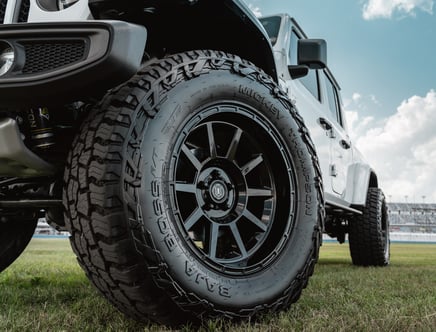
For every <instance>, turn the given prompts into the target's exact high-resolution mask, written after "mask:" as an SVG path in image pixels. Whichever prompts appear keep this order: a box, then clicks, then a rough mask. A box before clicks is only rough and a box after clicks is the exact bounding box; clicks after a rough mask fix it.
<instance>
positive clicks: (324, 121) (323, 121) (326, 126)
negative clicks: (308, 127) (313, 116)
mask: <svg viewBox="0 0 436 332" xmlns="http://www.w3.org/2000/svg"><path fill="white" fill-rule="evenodd" d="M318 121H319V124H320V126H321V127H322V128H323V129H324V130H332V129H333V126H332V124H331V123H330V121H329V120H327V119H326V118H319V119H318Z"/></svg>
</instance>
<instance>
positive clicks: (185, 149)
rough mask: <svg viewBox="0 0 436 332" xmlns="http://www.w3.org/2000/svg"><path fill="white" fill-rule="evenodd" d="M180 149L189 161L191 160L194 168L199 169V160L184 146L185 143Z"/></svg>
mask: <svg viewBox="0 0 436 332" xmlns="http://www.w3.org/2000/svg"><path fill="white" fill-rule="evenodd" d="M182 151H183V152H184V154H185V155H186V157H188V159H189V161H190V162H191V164H192V166H194V167H195V169H196V170H198V171H199V170H201V162H200V160H198V159H197V157H196V156H195V155H194V154H193V153H192V151H191V150H189V148H188V147H187V146H186V144H183V146H182Z"/></svg>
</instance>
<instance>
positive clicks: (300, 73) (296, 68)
mask: <svg viewBox="0 0 436 332" xmlns="http://www.w3.org/2000/svg"><path fill="white" fill-rule="evenodd" d="M288 70H289V74H290V75H291V77H292V79H296V78H301V77H304V76H306V75H307V74H308V73H309V67H308V66H304V65H290V66H288Z"/></svg>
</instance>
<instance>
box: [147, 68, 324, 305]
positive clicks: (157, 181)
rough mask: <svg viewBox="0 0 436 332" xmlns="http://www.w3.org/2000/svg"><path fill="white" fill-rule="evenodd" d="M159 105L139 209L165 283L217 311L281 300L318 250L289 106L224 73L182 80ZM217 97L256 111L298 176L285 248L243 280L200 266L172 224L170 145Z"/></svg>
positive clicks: (314, 209)
mask: <svg viewBox="0 0 436 332" xmlns="http://www.w3.org/2000/svg"><path fill="white" fill-rule="evenodd" d="M162 100H163V101H162V102H161V103H160V104H159V112H158V113H157V115H156V116H155V118H154V119H153V121H152V125H150V126H148V128H147V130H146V131H145V133H144V137H143V141H142V145H141V155H142V163H141V167H140V170H141V172H142V182H141V190H140V194H139V205H140V209H141V215H142V218H143V222H144V226H145V230H146V231H147V232H149V234H151V237H152V239H153V244H154V246H155V249H156V250H157V251H158V252H159V253H160V255H161V257H162V260H163V261H164V262H165V266H166V273H167V277H166V278H168V276H169V278H170V279H171V280H170V281H171V282H172V283H173V285H175V284H176V285H177V286H176V288H177V289H178V290H179V291H180V292H184V293H186V294H193V296H194V297H198V298H199V299H206V300H208V301H210V302H213V303H214V305H216V306H218V307H220V306H222V307H226V308H229V307H235V308H244V307H246V308H249V307H254V306H256V305H262V304H268V303H272V302H273V301H277V299H278V298H280V297H281V296H283V297H284V296H287V291H288V290H289V289H290V288H291V285H292V284H293V282H294V281H295V280H296V279H297V280H300V279H301V278H300V275H301V274H302V273H306V274H307V271H306V269H307V268H308V264H309V263H310V262H311V260H312V258H313V256H314V254H313V251H314V250H318V248H314V243H315V242H316V241H314V229H315V228H316V227H317V223H318V208H319V207H318V205H317V204H318V198H317V192H316V188H315V185H314V179H315V173H314V170H313V160H312V159H311V155H310V153H308V150H307V146H306V144H305V142H304V141H303V139H302V138H301V134H300V129H301V128H299V126H298V125H297V124H296V122H295V120H294V119H293V117H292V116H291V114H290V112H289V109H287V108H286V107H284V105H283V103H282V102H280V100H278V99H277V98H274V97H273V96H272V95H271V91H270V89H269V88H267V87H266V86H265V85H263V84H261V83H259V82H257V81H255V80H253V79H249V78H247V77H242V76H238V75H235V74H232V73H230V72H229V71H223V70H221V71H214V72H211V73H209V74H207V75H201V76H199V77H196V78H193V79H191V80H189V81H184V82H182V83H180V84H178V85H177V86H176V87H174V88H173V89H171V90H170V91H169V92H168V93H167V94H166V96H165V97H164V98H162ZM217 100H227V101H233V102H235V103H242V104H245V105H248V106H250V107H252V108H253V109H255V110H257V112H258V115H259V117H262V118H263V119H265V120H266V121H267V122H269V123H270V124H271V126H272V127H274V128H275V129H276V131H277V133H278V134H279V135H280V137H281V139H282V140H283V142H284V143H285V145H286V146H287V147H288V150H289V153H290V158H291V159H292V161H293V163H294V167H295V173H296V174H297V178H296V179H295V180H296V185H297V189H296V190H297V196H298V197H299V202H298V203H297V208H296V215H295V216H294V225H293V230H292V233H291V236H290V238H289V239H288V242H287V244H286V245H285V246H284V248H283V250H282V252H281V253H280V255H279V257H277V258H276V259H275V261H274V263H273V264H272V265H271V266H269V267H268V268H267V269H264V270H262V271H260V272H257V273H255V274H252V275H247V276H245V277H230V276H228V275H225V274H221V273H219V272H217V271H215V270H213V269H211V268H210V267H209V266H207V265H206V264H204V262H202V260H201V259H200V258H199V257H198V256H197V255H196V254H194V253H193V252H192V250H191V249H190V247H189V246H188V244H187V243H186V240H185V239H184V238H183V234H181V233H180V231H179V229H178V227H177V225H176V224H175V223H176V221H175V218H174V216H173V214H172V206H171V202H170V194H169V189H168V179H169V168H170V164H169V161H170V157H171V155H172V151H173V147H174V143H175V141H176V139H177V137H178V136H179V135H180V134H181V130H182V128H183V127H184V125H185V124H186V123H187V121H189V120H190V119H192V118H193V117H195V116H198V112H199V110H201V108H202V107H204V106H206V105H209V104H211V103H214V102H216V101H217ZM155 280H157V279H156V278H155ZM157 283H158V285H159V280H157ZM297 288H298V287H297ZM300 288H302V287H300ZM190 296H191V295H190Z"/></svg>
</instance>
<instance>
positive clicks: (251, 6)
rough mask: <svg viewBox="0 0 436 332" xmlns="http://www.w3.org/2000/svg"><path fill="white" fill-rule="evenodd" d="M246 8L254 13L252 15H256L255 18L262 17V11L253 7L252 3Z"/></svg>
mask: <svg viewBox="0 0 436 332" xmlns="http://www.w3.org/2000/svg"><path fill="white" fill-rule="evenodd" d="M248 8H250V9H251V11H252V12H253V13H254V15H256V17H260V16H262V11H261V10H260V8H259V7H258V6H255V5H253V4H252V3H249V4H248Z"/></svg>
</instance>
